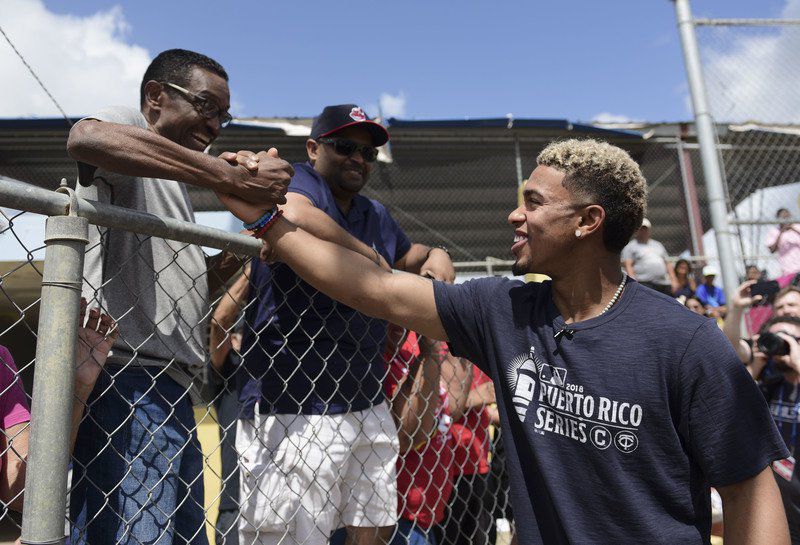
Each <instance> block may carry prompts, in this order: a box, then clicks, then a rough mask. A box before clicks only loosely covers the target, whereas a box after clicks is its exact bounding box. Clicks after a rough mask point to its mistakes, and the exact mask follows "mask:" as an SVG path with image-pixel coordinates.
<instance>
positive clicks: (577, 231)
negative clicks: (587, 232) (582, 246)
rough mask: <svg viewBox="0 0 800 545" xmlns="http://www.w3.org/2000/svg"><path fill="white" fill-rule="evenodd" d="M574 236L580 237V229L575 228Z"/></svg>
mask: <svg viewBox="0 0 800 545" xmlns="http://www.w3.org/2000/svg"><path fill="white" fill-rule="evenodd" d="M575 236H576V237H577V238H581V230H580V229H575Z"/></svg>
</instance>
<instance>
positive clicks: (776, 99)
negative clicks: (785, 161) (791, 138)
mask: <svg viewBox="0 0 800 545" xmlns="http://www.w3.org/2000/svg"><path fill="white" fill-rule="evenodd" d="M782 15H783V17H785V18H797V17H800V0H787V2H786V5H785V6H784V9H783V14H782ZM698 40H699V42H700V50H701V55H702V57H703V69H704V73H705V79H706V86H707V89H708V96H709V100H710V107H711V111H712V113H713V115H714V117H715V118H716V119H717V120H718V121H722V122H725V121H738V122H741V121H760V122H766V123H776V124H782V123H800V108H798V107H797V90H798V89H800V53H799V52H800V27H798V26H783V27H756V28H748V27H744V28H742V27H733V28H730V27H728V28H726V27H721V28H719V27H712V28H703V27H701V28H699V29H698Z"/></svg>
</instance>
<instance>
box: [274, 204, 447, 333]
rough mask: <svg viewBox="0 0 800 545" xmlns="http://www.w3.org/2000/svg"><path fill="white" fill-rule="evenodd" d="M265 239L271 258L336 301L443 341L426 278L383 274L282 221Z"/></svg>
mask: <svg viewBox="0 0 800 545" xmlns="http://www.w3.org/2000/svg"><path fill="white" fill-rule="evenodd" d="M266 241H267V245H268V248H269V249H270V251H271V257H274V258H275V259H277V260H279V261H283V262H284V263H286V264H287V265H289V266H290V267H291V268H292V269H293V270H294V271H295V272H296V273H297V274H298V275H299V276H300V277H301V278H302V279H303V280H305V281H306V282H308V283H309V284H311V285H312V286H314V287H315V288H316V289H318V290H319V291H321V292H322V293H324V294H326V295H328V296H329V297H331V298H333V299H335V300H336V301H340V302H342V303H344V304H346V305H348V306H350V307H352V308H354V309H356V310H358V311H360V312H363V313H364V314H366V315H368V316H372V317H374V318H381V319H384V320H387V321H390V322H392V323H395V324H397V325H400V326H402V327H405V328H406V329H410V330H412V331H417V332H418V333H421V334H422V335H425V336H428V337H431V338H433V339H440V340H445V339H446V334H445V332H444V328H443V326H442V323H441V321H440V320H439V315H438V313H437V311H436V304H435V301H434V297H433V283H432V282H431V281H430V280H426V279H425V278H422V277H419V276H414V275H410V274H403V273H398V274H392V273H390V272H387V271H384V270H382V269H381V268H380V267H378V266H377V265H376V264H375V263H374V262H372V261H370V260H369V259H367V258H366V257H364V256H361V255H358V254H356V253H355V252H352V251H350V250H348V249H346V248H343V247H341V246H339V245H337V244H333V243H330V242H326V241H323V240H320V239H318V238H316V237H314V236H313V235H311V234H309V233H307V232H305V231H303V230H302V229H300V228H298V227H297V226H296V225H294V224H292V223H291V222H289V221H286V220H284V219H280V220H278V221H277V222H276V223H275V225H274V226H273V227H272V228H270V229H269V231H267V237H266Z"/></svg>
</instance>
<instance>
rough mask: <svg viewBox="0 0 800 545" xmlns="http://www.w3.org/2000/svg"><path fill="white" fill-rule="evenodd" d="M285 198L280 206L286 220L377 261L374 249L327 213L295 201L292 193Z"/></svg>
mask: <svg viewBox="0 0 800 545" xmlns="http://www.w3.org/2000/svg"><path fill="white" fill-rule="evenodd" d="M286 200H287V202H286V205H284V206H283V207H281V208H282V209H283V211H284V217H285V218H286V219H287V220H289V221H290V222H292V223H294V224H295V225H297V226H298V227H300V228H301V229H303V230H304V231H307V232H308V233H310V234H312V235H314V236H315V237H317V238H318V239H321V240H327V241H328V242H333V243H334V244H338V245H339V246H342V247H343V248H347V249H348V250H351V251H353V252H356V253H357V254H360V255H363V256H364V257H366V258H367V259H369V260H370V261H372V262H377V257H376V256H377V253H376V251H375V250H373V249H372V248H371V247H370V246H367V245H366V244H364V243H363V242H362V241H360V240H358V239H357V238H356V237H354V236H353V235H351V234H350V233H348V232H347V231H345V230H344V229H343V228H342V227H341V226H340V225H339V224H338V223H336V222H335V221H334V220H333V218H331V217H330V216H329V215H328V214H326V213H325V212H323V211H322V210H320V209H319V208H317V207H316V206H313V205H312V204H305V205H301V204H299V203H297V202H295V201H296V200H299V199H298V198H297V197H295V196H294V194H291V193H290V194H289V195H288V196H287V198H286Z"/></svg>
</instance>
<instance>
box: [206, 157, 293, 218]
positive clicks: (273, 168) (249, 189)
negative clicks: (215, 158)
mask: <svg viewBox="0 0 800 545" xmlns="http://www.w3.org/2000/svg"><path fill="white" fill-rule="evenodd" d="M219 157H220V159H223V160H224V161H226V162H227V163H228V164H229V165H230V166H231V167H234V168H233V169H232V170H231V173H230V176H229V177H228V179H227V180H225V182H226V183H225V186H224V187H222V188H220V189H218V190H215V193H216V195H217V198H219V200H220V201H221V202H222V204H223V205H225V207H226V208H227V209H228V210H229V211H230V212H231V213H232V214H233V215H234V216H236V217H237V218H239V219H240V220H242V221H243V222H245V223H251V222H253V221H255V220H256V219H258V218H259V217H261V215H262V214H263V213H264V212H265V211H266V210H269V209H271V208H273V207H275V206H276V205H278V204H284V203H286V191H287V189H288V187H289V182H290V181H291V179H292V176H294V169H293V168H292V165H290V164H289V163H288V162H286V161H284V160H283V159H281V158H280V157H279V156H278V150H277V149H275V148H270V149H269V150H268V151H260V152H258V153H254V152H252V151H244V150H243V151H238V152H236V153H234V152H231V151H226V152H223V153H222V154H220V156H219Z"/></svg>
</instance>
